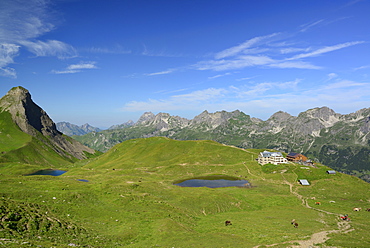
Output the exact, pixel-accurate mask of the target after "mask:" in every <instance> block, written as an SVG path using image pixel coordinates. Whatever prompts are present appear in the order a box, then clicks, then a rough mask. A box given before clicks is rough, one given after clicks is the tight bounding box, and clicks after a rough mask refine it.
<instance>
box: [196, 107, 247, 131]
mask: <svg viewBox="0 0 370 248" xmlns="http://www.w3.org/2000/svg"><path fill="white" fill-rule="evenodd" d="M240 114H241V112H240V111H239V110H235V111H233V112H227V111H217V112H215V113H209V112H208V111H207V110H205V111H203V112H202V113H201V114H200V115H197V116H195V117H194V119H193V120H192V123H193V124H199V123H204V122H205V123H207V124H208V126H210V127H213V128H215V127H218V126H219V125H221V124H223V123H225V122H227V121H228V120H229V119H230V118H233V117H236V116H238V115H240Z"/></svg>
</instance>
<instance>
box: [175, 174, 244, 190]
mask: <svg viewBox="0 0 370 248" xmlns="http://www.w3.org/2000/svg"><path fill="white" fill-rule="evenodd" d="M173 184H174V185H177V186H181V187H208V188H223V187H241V188H250V187H251V185H250V183H249V182H248V181H247V180H241V179H240V178H237V177H232V176H225V175H212V176H202V177H194V178H189V179H184V180H178V181H176V182H174V183H173Z"/></svg>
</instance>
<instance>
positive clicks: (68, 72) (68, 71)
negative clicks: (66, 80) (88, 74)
mask: <svg viewBox="0 0 370 248" xmlns="http://www.w3.org/2000/svg"><path fill="white" fill-rule="evenodd" d="M78 72H81V71H80V70H64V71H58V70H52V71H51V73H53V74H73V73H78Z"/></svg>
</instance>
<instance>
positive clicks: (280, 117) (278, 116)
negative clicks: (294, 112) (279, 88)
mask: <svg viewBox="0 0 370 248" xmlns="http://www.w3.org/2000/svg"><path fill="white" fill-rule="evenodd" d="M291 117H292V116H291V115H290V114H288V113H287V112H283V111H278V112H276V113H275V114H273V115H271V117H270V118H269V119H268V121H274V122H283V121H286V120H288V119H289V118H291Z"/></svg>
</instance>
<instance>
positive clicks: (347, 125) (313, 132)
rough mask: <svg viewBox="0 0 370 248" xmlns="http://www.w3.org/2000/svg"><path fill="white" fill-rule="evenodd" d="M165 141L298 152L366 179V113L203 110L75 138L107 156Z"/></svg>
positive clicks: (369, 130) (369, 146)
mask: <svg viewBox="0 0 370 248" xmlns="http://www.w3.org/2000/svg"><path fill="white" fill-rule="evenodd" d="M152 136H164V137H168V138H172V139H177V140H205V139H208V140H214V141H217V142H220V143H223V144H227V145H234V146H237V147H241V148H260V149H262V148H269V149H276V150H279V151H282V152H286V153H288V152H291V151H294V152H299V153H303V154H305V155H306V156H308V157H309V158H311V159H314V160H316V161H319V162H322V163H323V164H326V165H328V166H330V167H332V168H335V169H337V170H341V171H344V172H346V173H351V174H355V175H357V176H360V177H361V178H363V179H365V180H370V108H365V109H361V110H358V111H357V112H355V113H351V114H346V115H342V114H339V113H336V112H335V111H333V110H332V109H330V108H328V107H321V108H314V109H309V110H307V111H305V112H302V113H300V114H299V115H298V116H292V115H290V114H288V113H286V112H282V111H279V112H277V113H275V114H273V115H272V116H271V117H270V118H269V119H268V120H266V121H263V120H260V119H257V118H251V117H250V116H249V115H246V114H244V113H243V112H241V111H239V110H236V111H233V112H226V111H219V112H215V113H209V112H208V111H204V112H202V113H201V114H199V115H198V116H196V117H194V119H192V120H188V119H185V118H181V117H179V116H171V115H169V114H166V113H159V114H157V115H154V114H153V113H151V112H146V113H144V114H143V115H142V116H141V118H140V119H139V120H138V121H137V122H136V123H135V124H134V125H132V126H129V127H126V128H122V129H116V130H104V131H101V132H98V133H90V134H87V135H84V136H81V137H76V139H78V140H79V141H80V142H82V143H83V144H85V145H87V146H89V147H91V148H94V149H97V150H100V151H103V152H105V151H107V150H108V149H109V148H111V147H112V146H113V145H115V144H118V143H121V142H122V141H125V140H128V139H133V138H146V137H152Z"/></svg>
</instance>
